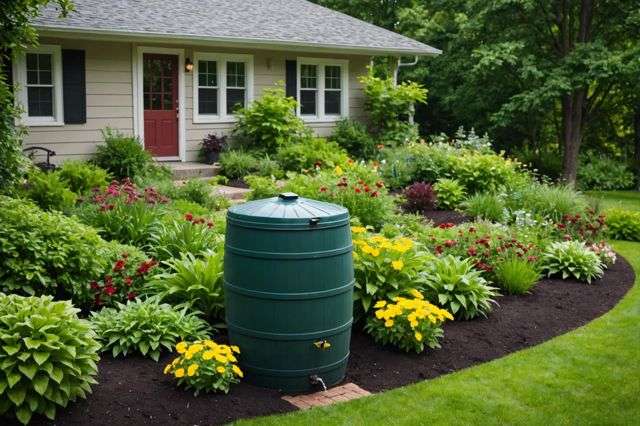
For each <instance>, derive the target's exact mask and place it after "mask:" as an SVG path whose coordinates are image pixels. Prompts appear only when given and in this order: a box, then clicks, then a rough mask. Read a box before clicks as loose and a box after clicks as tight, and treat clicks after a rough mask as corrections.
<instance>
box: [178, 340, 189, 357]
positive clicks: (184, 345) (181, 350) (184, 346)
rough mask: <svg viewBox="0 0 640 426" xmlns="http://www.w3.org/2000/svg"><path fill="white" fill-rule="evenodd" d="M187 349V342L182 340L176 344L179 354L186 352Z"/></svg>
mask: <svg viewBox="0 0 640 426" xmlns="http://www.w3.org/2000/svg"><path fill="white" fill-rule="evenodd" d="M186 350H187V343H186V342H180V343H178V344H177V345H176V351H178V353H179V354H183V353H185V351H186Z"/></svg>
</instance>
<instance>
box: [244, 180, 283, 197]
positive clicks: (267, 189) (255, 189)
mask: <svg viewBox="0 0 640 426" xmlns="http://www.w3.org/2000/svg"><path fill="white" fill-rule="evenodd" d="M245 181H246V182H247V185H249V188H251V192H250V193H249V195H248V196H247V200H260V199H262V198H270V197H275V196H276V195H278V186H277V184H276V181H275V180H273V179H272V178H268V177H261V176H251V175H250V176H247V177H246V178H245Z"/></svg>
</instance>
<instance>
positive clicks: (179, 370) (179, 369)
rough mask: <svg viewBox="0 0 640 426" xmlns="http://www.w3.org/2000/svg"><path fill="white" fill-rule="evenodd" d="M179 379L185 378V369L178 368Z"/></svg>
mask: <svg viewBox="0 0 640 426" xmlns="http://www.w3.org/2000/svg"><path fill="white" fill-rule="evenodd" d="M175 375H176V377H177V378H180V377H184V368H178V369H177V370H176V372H175Z"/></svg>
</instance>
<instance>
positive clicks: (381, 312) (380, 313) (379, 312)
mask: <svg viewBox="0 0 640 426" xmlns="http://www.w3.org/2000/svg"><path fill="white" fill-rule="evenodd" d="M385 314H386V311H385V310H384V309H378V310H377V311H376V318H378V319H382V318H384V316H385Z"/></svg>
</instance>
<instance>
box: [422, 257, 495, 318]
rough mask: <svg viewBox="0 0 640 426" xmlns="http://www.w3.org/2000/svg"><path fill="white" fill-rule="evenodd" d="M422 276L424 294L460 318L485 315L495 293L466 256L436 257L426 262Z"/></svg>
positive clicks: (489, 309)
mask: <svg viewBox="0 0 640 426" xmlns="http://www.w3.org/2000/svg"><path fill="white" fill-rule="evenodd" d="M422 279H423V282H424V294H425V297H426V298H427V299H428V300H429V301H431V302H432V303H435V304H436V305H439V306H441V307H443V308H444V309H446V310H447V311H449V312H451V313H452V314H453V315H454V316H455V317H456V318H460V319H465V320H468V319H472V318H476V317H477V316H480V315H482V316H485V317H486V316H487V314H488V313H489V312H490V311H491V303H495V300H494V298H495V297H496V296H499V294H498V293H497V292H496V289H495V288H494V287H491V286H489V284H488V283H487V281H486V280H485V279H484V278H482V276H481V274H480V272H479V271H477V270H475V269H474V268H473V264H472V263H471V261H470V259H460V258H458V257H454V256H451V255H448V256H443V257H440V258H436V259H434V260H433V261H432V262H430V263H429V264H427V265H426V269H425V270H424V274H423V275H422Z"/></svg>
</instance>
